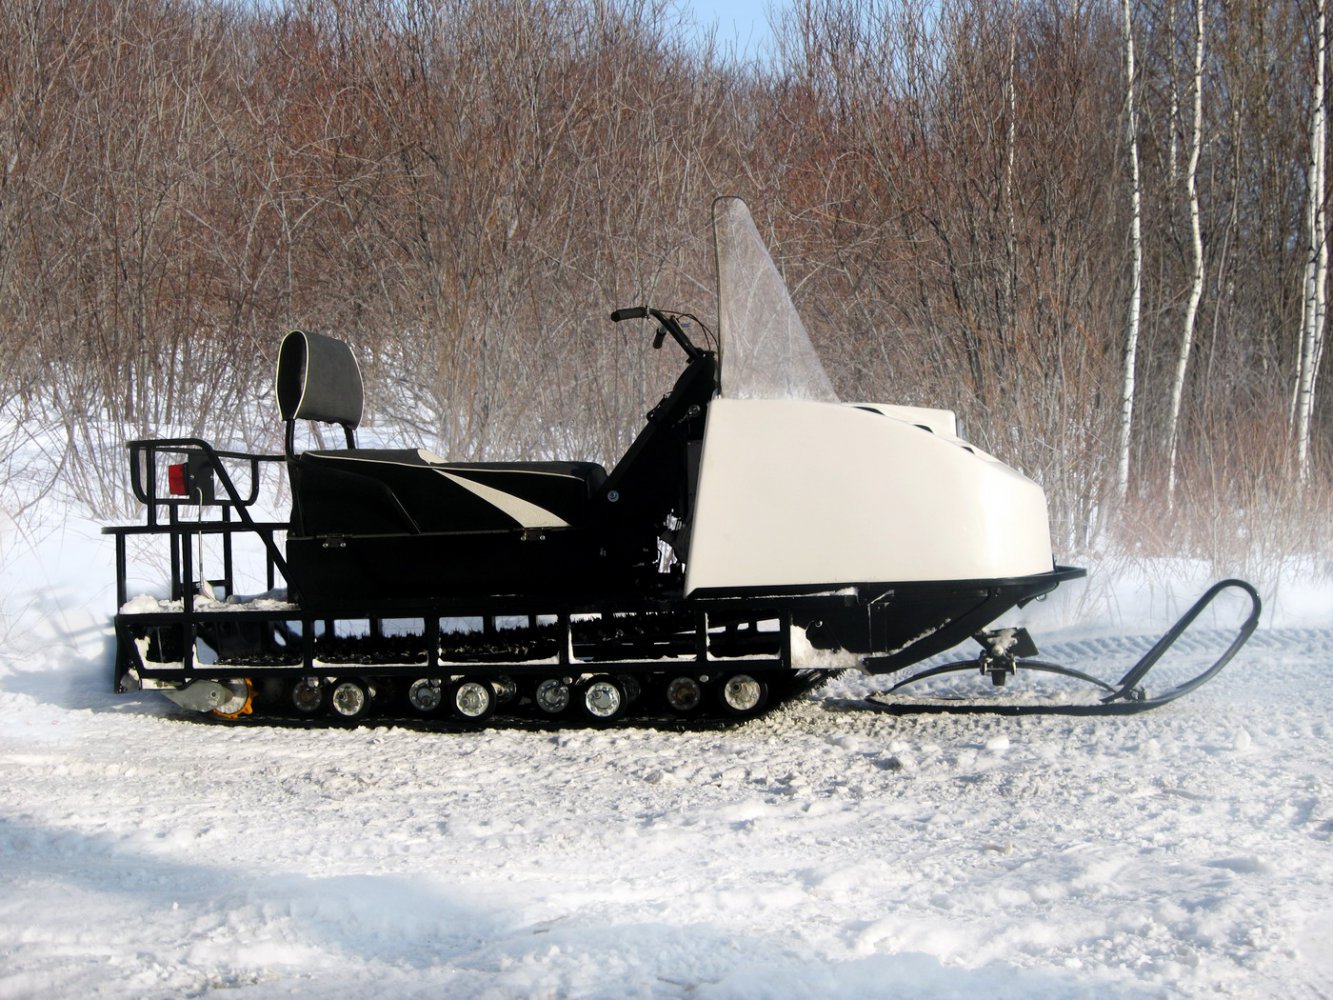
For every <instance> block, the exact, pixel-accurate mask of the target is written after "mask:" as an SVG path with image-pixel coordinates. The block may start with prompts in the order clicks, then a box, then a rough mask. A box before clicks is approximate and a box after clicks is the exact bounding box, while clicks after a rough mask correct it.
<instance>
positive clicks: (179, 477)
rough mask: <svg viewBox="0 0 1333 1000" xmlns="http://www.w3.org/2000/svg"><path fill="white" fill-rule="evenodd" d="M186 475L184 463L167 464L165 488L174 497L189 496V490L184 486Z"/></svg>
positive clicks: (186, 479)
mask: <svg viewBox="0 0 1333 1000" xmlns="http://www.w3.org/2000/svg"><path fill="white" fill-rule="evenodd" d="M188 478H189V477H188V475H187V473H186V471H185V464H184V463H181V464H180V465H168V466H167V490H168V491H169V492H170V493H171V495H172V496H174V497H184V496H189V495H190V491H189V488H188V487H187V486H186V483H187V482H188Z"/></svg>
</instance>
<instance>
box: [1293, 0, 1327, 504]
mask: <svg viewBox="0 0 1333 1000" xmlns="http://www.w3.org/2000/svg"><path fill="white" fill-rule="evenodd" d="M1326 8H1327V4H1326V2H1325V0H1315V38H1314V43H1315V75H1314V88H1313V92H1312V94H1311V100H1310V156H1309V169H1308V171H1307V175H1306V176H1307V178H1308V179H1307V187H1308V192H1309V193H1308V200H1307V203H1306V225H1307V229H1308V235H1309V241H1308V243H1307V249H1308V254H1307V257H1306V262H1305V280H1304V295H1303V300H1302V309H1301V313H1302V315H1301V320H1302V322H1301V339H1300V354H1299V360H1298V363H1297V369H1296V372H1297V374H1296V391H1295V396H1294V400H1293V402H1294V406H1293V411H1294V412H1293V423H1294V430H1295V433H1296V462H1297V467H1298V469H1299V471H1300V476H1301V478H1302V479H1307V478H1308V477H1309V475H1310V431H1311V424H1312V421H1313V415H1314V403H1315V387H1316V384H1317V381H1318V377H1319V365H1320V362H1321V360H1322V355H1323V347H1324V324H1325V299H1326V290H1327V285H1328V226H1327V222H1326V221H1325V204H1324V202H1325V191H1326V187H1325V184H1326V173H1327V171H1326V167H1325V155H1326V147H1327V142H1328V140H1327V128H1328V126H1327V121H1326V115H1325V91H1324V73H1325V63H1326V55H1325V53H1326V24H1325V21H1326V14H1327V9H1326Z"/></svg>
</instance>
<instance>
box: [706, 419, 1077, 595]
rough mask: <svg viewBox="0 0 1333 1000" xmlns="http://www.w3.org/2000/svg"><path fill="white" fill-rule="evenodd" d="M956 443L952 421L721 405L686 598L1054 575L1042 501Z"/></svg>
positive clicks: (711, 437)
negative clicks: (705, 593) (735, 591)
mask: <svg viewBox="0 0 1333 1000" xmlns="http://www.w3.org/2000/svg"><path fill="white" fill-rule="evenodd" d="M914 418H919V419H914ZM946 418H947V419H946ZM951 430H952V419H951V417H950V416H949V415H947V413H946V411H938V410H922V411H920V412H919V413H916V412H914V411H913V410H912V408H910V407H887V406H886V407H874V408H871V407H864V406H856V405H851V404H845V403H824V402H811V401H806V400H770V399H724V398H719V399H715V400H714V401H713V402H712V404H711V406H710V407H709V412H708V423H707V428H706V430H705V434H704V447H703V458H702V462H701V468H700V474H699V487H698V496H697V500H696V503H695V508H694V518H693V529H692V534H691V539H690V550H689V558H688V561H687V564H686V580H685V590H686V593H687V594H688V593H692V592H694V591H697V590H711V589H714V588H723V589H732V588H748V587H765V588H766V587H775V588H780V587H783V586H809V585H811V584H828V585H831V586H837V585H842V584H852V583H866V582H889V583H908V582H924V581H950V580H952V581H964V580H993V579H1003V578H1010V577H1022V576H1029V575H1032V574H1036V573H1048V572H1050V570H1051V567H1052V559H1051V545H1050V527H1049V522H1048V519H1047V512H1046V498H1045V494H1044V493H1043V492H1042V490H1041V487H1039V486H1038V485H1037V484H1036V483H1034V482H1032V481H1031V480H1029V479H1027V478H1026V477H1025V476H1023V475H1021V474H1020V473H1018V472H1016V471H1014V470H1013V469H1011V468H1009V467H1008V466H1006V465H1004V464H1002V463H1001V462H999V461H998V460H997V459H995V458H993V457H991V456H989V455H987V454H985V453H984V452H981V451H979V450H977V449H976V448H974V447H972V446H971V445H968V444H967V443H966V442H964V441H962V440H960V439H959V438H957V437H955V436H953V434H952V433H950V431H951Z"/></svg>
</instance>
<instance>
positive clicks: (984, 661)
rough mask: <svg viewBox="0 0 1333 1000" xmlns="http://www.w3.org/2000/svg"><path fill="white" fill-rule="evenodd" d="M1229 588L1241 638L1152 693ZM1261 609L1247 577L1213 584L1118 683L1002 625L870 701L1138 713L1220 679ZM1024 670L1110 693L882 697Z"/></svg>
mask: <svg viewBox="0 0 1333 1000" xmlns="http://www.w3.org/2000/svg"><path fill="white" fill-rule="evenodd" d="M1226 590H1239V591H1241V592H1242V593H1244V594H1245V595H1246V596H1248V597H1249V599H1250V612H1249V614H1248V615H1247V616H1246V618H1245V620H1244V622H1242V623H1241V625H1240V627H1239V628H1238V629H1237V631H1236V636H1235V638H1234V639H1232V641H1231V644H1230V645H1229V646H1227V648H1226V650H1224V651H1223V653H1222V654H1221V655H1220V656H1219V657H1217V659H1215V660H1214V661H1213V662H1212V663H1211V664H1210V665H1209V666H1208V668H1207V669H1205V670H1203V671H1201V672H1200V673H1198V674H1196V675H1195V676H1194V677H1192V678H1190V679H1189V680H1187V681H1185V682H1184V683H1182V684H1178V685H1176V686H1175V687H1173V688H1170V689H1168V690H1166V691H1163V692H1161V693H1160V694H1155V695H1149V693H1148V692H1147V691H1145V690H1144V688H1143V681H1144V679H1145V678H1146V677H1147V676H1148V674H1149V673H1150V672H1151V671H1152V669H1153V668H1154V667H1155V666H1156V665H1157V663H1158V661H1160V660H1161V658H1162V657H1163V656H1164V655H1166V652H1167V651H1168V650H1169V649H1170V648H1171V647H1172V646H1174V645H1175V643H1176V641H1177V640H1179V639H1180V637H1181V636H1182V635H1184V634H1185V632H1186V631H1187V630H1188V629H1189V627H1190V626H1191V625H1192V624H1194V621H1195V620H1196V619H1197V618H1198V617H1199V615H1201V614H1202V613H1203V611H1204V610H1205V609H1206V608H1207V607H1208V606H1209V605H1211V604H1212V603H1213V601H1214V600H1216V598H1217V597H1218V595H1219V594H1221V593H1222V592H1223V591H1226ZM1261 607H1262V604H1261V602H1260V600H1259V594H1258V592H1257V591H1256V590H1255V589H1254V587H1253V586H1251V585H1250V584H1248V583H1246V582H1245V581H1244V580H1235V579H1231V580H1222V581H1221V582H1219V583H1215V584H1213V586H1211V587H1209V588H1208V590H1207V591H1205V592H1204V594H1203V596H1201V597H1200V598H1199V599H1198V600H1197V601H1195V602H1194V605H1193V606H1192V607H1191V608H1190V609H1189V610H1188V611H1186V612H1185V613H1184V614H1183V615H1181V617H1180V620H1179V621H1177V622H1176V623H1175V624H1174V625H1172V626H1171V628H1169V629H1167V631H1166V632H1165V633H1164V634H1163V635H1162V637H1161V638H1160V639H1158V640H1157V642H1155V643H1154V644H1153V646H1152V648H1151V649H1149V650H1148V652H1146V653H1144V654H1143V656H1142V657H1141V658H1140V659H1139V661H1138V662H1137V663H1135V664H1134V665H1133V666H1132V667H1130V668H1129V670H1128V671H1126V672H1125V674H1124V676H1122V677H1121V678H1120V679H1119V680H1118V681H1116V682H1115V683H1114V684H1111V683H1108V682H1106V681H1103V680H1101V679H1100V678H1097V677H1094V676H1092V675H1091V674H1087V673H1084V672H1083V671H1081V670H1075V669H1074V668H1073V667H1068V666H1065V665H1063V664H1059V663H1049V662H1046V661H1044V660H1037V659H1031V658H1030V657H1031V656H1033V655H1034V654H1035V653H1036V652H1037V648H1036V646H1035V645H1034V644H1033V643H1032V640H1031V638H1030V637H1029V636H1028V635H1027V632H1026V630H1024V629H1002V630H1000V631H998V632H991V633H985V634H983V635H979V636H977V637H976V638H977V640H978V641H979V642H981V644H982V647H983V648H982V653H981V655H980V656H979V657H978V658H977V659H975V660H964V661H960V662H954V663H946V664H944V665H942V666H938V667H932V668H930V669H929V670H923V671H921V672H919V673H916V674H913V675H912V676H911V677H908V678H907V679H906V680H902V681H899V682H898V683H897V684H895V685H894V686H893V687H891V688H889V690H888V691H886V692H884V694H883V695H871V696H870V697H869V698H868V699H867V704H868V705H870V706H871V707H873V708H875V709H876V710H881V711H887V712H891V713H893V714H895V715H912V714H916V713H923V712H924V713H932V712H948V713H957V714H979V713H989V714H998V715H1134V714H1136V713H1138V712H1146V711H1147V710H1149V709H1152V708H1159V707H1160V706H1162V705H1166V704H1168V703H1170V702H1173V701H1175V700H1176V699H1177V698H1180V697H1183V696H1184V695H1187V694H1189V693H1190V692H1191V691H1194V690H1196V689H1197V688H1199V687H1201V686H1203V685H1204V684H1206V683H1208V682H1209V681H1210V680H1212V679H1213V678H1214V677H1216V676H1217V675H1218V673H1220V672H1221V670H1222V668H1223V667H1225V666H1226V665H1227V664H1228V663H1230V662H1231V660H1232V658H1233V657H1234V656H1235V655H1236V653H1237V652H1239V651H1240V648H1241V647H1242V646H1244V645H1245V643H1246V642H1248V641H1249V638H1250V636H1251V635H1253V634H1254V630H1255V629H1256V628H1257V627H1258V625H1259V613H1260V610H1261ZM1020 669H1022V670H1035V671H1038V672H1041V673H1050V674H1059V675H1061V676H1064V677H1072V678H1074V679H1075V680H1080V681H1085V682H1087V683H1089V684H1092V685H1094V686H1095V687H1097V688H1098V689H1100V690H1101V691H1103V692H1105V694H1104V695H1103V696H1102V697H1101V698H1100V699H1099V700H1098V701H1097V702H1096V703H1093V704H1081V705H1053V704H1020V703H1015V702H980V701H976V700H966V701H964V700H942V701H934V702H912V703H910V704H903V703H893V702H885V701H882V700H881V699H882V698H883V697H885V696H886V695H891V694H893V693H894V692H895V691H898V690H900V689H902V688H904V687H907V686H908V685H911V684H915V683H917V682H919V681H923V680H926V679H928V678H931V677H938V676H940V675H942V674H948V673H956V672H959V671H965V670H975V671H979V672H980V673H982V674H986V675H988V676H989V677H990V678H991V680H992V682H993V683H994V684H995V685H996V686H1002V685H1003V684H1004V682H1005V679H1006V678H1007V677H1008V676H1009V675H1012V674H1015V673H1017V671H1018V670H1020Z"/></svg>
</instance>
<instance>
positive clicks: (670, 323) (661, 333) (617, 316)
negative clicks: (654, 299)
mask: <svg viewBox="0 0 1333 1000" xmlns="http://www.w3.org/2000/svg"><path fill="white" fill-rule="evenodd" d="M682 315H684V314H683V313H674V312H664V311H663V310H661V309H653V308H652V307H651V306H627V307H625V308H624V309H617V310H616V311H615V312H613V313H612V314H611V322H612V323H620V322H622V321H623V320H627V319H647V318H648V317H650V316H651V317H652V318H653V319H655V320H657V322H658V323H660V324H661V325H660V326H659V327H658V328H657V334H656V336H654V337H653V349H654V350H657V349H659V348H660V347H661V346H662V342H663V341H664V340H666V338H667V335H668V334H670V335H671V339H672V340H674V341H675V342H676V343H677V344H679V345H680V346H681V350H683V351H684V352H685V353H686V354H687V355H689V357H690V360H691V361H693V360H694V359H696V358H701V357H703V356H704V352H703V351H702V350H700V349H699V348H698V347H695V346H694V343H693V342H692V341H691V340H690V338H689V337H688V336H686V334H685V330H684V328H683V327H682V326H681V325H680V319H679V317H680V316H682ZM690 318H691V319H693V317H690ZM695 322H698V321H697V320H696V321H695ZM701 325H702V324H701Z"/></svg>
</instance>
